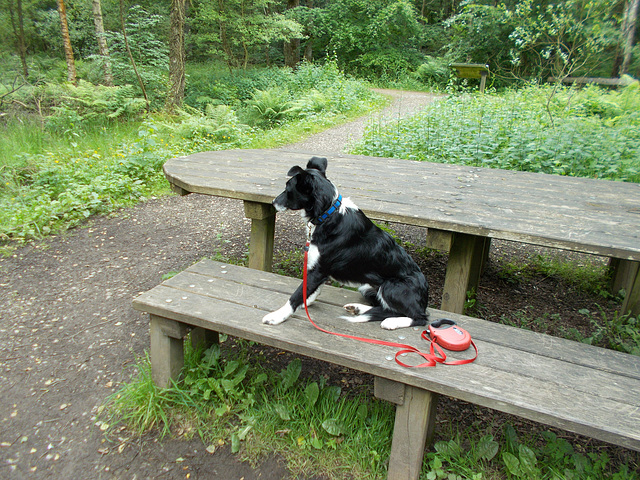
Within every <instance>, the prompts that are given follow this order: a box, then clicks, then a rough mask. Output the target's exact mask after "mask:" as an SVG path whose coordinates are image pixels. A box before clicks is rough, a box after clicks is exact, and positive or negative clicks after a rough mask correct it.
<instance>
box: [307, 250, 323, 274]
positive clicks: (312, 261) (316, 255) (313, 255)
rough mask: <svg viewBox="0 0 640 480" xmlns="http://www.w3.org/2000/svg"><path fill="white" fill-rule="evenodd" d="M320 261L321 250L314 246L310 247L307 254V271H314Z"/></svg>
mask: <svg viewBox="0 0 640 480" xmlns="http://www.w3.org/2000/svg"><path fill="white" fill-rule="evenodd" d="M319 261H320V250H318V247H316V246H315V245H313V244H311V245H309V251H308V252H307V270H313V268H314V267H315V266H316V265H317V264H318V262H319Z"/></svg>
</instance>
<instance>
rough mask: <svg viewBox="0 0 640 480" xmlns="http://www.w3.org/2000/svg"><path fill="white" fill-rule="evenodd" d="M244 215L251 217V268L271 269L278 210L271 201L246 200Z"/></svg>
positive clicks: (267, 270)
mask: <svg viewBox="0 0 640 480" xmlns="http://www.w3.org/2000/svg"><path fill="white" fill-rule="evenodd" d="M244 215H245V217H247V218H250V219H251V238H250V239H249V268H255V269H256V270H264V271H266V272H270V271H271V267H272V266H273V241H274V236H275V230H276V211H275V209H274V208H273V206H272V205H271V204H270V203H257V202H249V201H245V202H244Z"/></svg>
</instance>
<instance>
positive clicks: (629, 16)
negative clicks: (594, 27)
mask: <svg viewBox="0 0 640 480" xmlns="http://www.w3.org/2000/svg"><path fill="white" fill-rule="evenodd" d="M639 4H640V0H627V2H626V3H625V5H624V13H623V19H622V65H621V66H620V72H619V75H620V76H622V75H624V74H626V73H629V66H630V65H631V55H632V51H633V40H634V37H635V34H636V22H637V20H638V5H639Z"/></svg>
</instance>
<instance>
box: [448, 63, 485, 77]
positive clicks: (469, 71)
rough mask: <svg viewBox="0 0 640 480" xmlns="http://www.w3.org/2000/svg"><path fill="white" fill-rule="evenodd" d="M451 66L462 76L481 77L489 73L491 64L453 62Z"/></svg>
mask: <svg viewBox="0 0 640 480" xmlns="http://www.w3.org/2000/svg"><path fill="white" fill-rule="evenodd" d="M449 67H451V68H453V69H454V70H455V71H456V74H457V76H458V77H460V78H481V77H482V76H483V74H484V75H485V76H486V75H487V74H488V73H489V65H486V64H484V63H452V64H450V65H449Z"/></svg>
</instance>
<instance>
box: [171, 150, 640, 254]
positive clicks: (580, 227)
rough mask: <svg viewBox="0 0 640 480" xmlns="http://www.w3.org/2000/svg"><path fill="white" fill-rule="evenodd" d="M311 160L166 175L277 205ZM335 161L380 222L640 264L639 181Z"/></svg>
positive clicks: (174, 163)
mask: <svg viewBox="0 0 640 480" xmlns="http://www.w3.org/2000/svg"><path fill="white" fill-rule="evenodd" d="M313 155H314V153H309V154H304V153H300V152H286V151H282V150H225V151H217V152H202V153H197V154H193V155H189V156H187V157H179V158H174V159H171V160H169V161H168V162H167V163H166V164H165V166H164V171H165V175H166V177H167V179H168V180H169V182H170V183H171V184H173V185H175V186H177V187H179V188H181V189H183V190H185V191H186V192H189V193H201V194H207V195H216V196H222V197H229V198H236V199H240V200H247V201H253V202H258V203H271V201H272V200H273V198H275V196H277V195H278V194H279V193H281V192H282V191H283V189H284V185H285V183H286V181H287V179H288V177H287V175H286V174H287V172H288V170H289V168H290V167H292V166H293V165H300V166H302V167H304V166H305V165H306V162H307V160H308V159H309V158H310V157H311V156H313ZM315 155H320V154H315ZM327 158H328V161H329V166H328V168H327V177H328V178H329V179H330V180H331V181H332V182H333V183H334V184H335V185H336V186H337V187H338V189H339V191H340V193H341V194H342V195H343V196H344V197H351V200H353V201H354V202H355V204H356V205H358V206H359V207H360V208H361V209H362V210H363V211H364V212H365V213H366V214H367V215H369V216H370V217H371V218H374V219H378V220H388V221H392V222H399V223H404V224H410V225H417V226H424V227H430V228H437V229H440V230H445V231H451V232H458V233H466V234H472V235H478V236H482V237H490V238H497V239H502V240H513V241H517V242H523V243H531V244H536V245H542V246H546V247H552V248H562V249H567V250H573V251H578V252H585V253H592V254H596V255H603V256H609V257H616V258H622V259H628V260H640V185H639V184H632V183H624V182H612V181H607V180H593V179H586V178H577V177H562V176H557V175H547V174H540V173H528V172H515V171H509V170H496V169H489V168H478V167H466V166H459V165H447V164H438V163H428V162H414V161H408V160H397V159H390V158H377V157H365V156H359V155H334V156H327Z"/></svg>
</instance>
